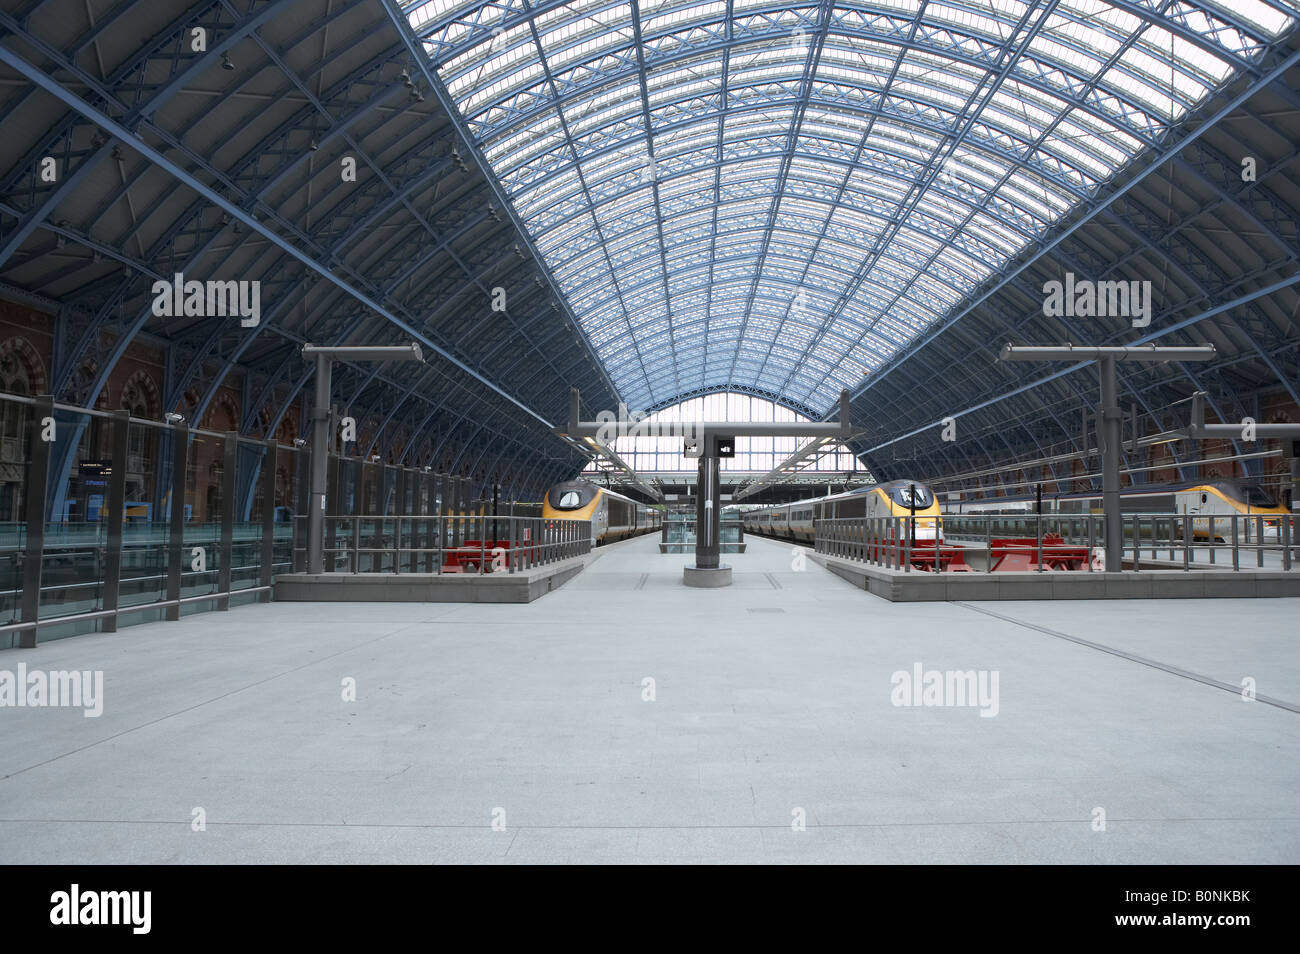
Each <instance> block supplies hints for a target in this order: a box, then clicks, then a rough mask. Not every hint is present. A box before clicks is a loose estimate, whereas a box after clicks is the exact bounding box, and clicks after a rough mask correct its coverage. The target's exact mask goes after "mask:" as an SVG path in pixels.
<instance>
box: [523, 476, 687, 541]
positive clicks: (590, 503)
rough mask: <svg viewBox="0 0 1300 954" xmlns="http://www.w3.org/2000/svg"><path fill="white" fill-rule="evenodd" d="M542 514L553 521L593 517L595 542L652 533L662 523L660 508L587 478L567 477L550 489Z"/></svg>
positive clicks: (592, 530)
mask: <svg viewBox="0 0 1300 954" xmlns="http://www.w3.org/2000/svg"><path fill="white" fill-rule="evenodd" d="M542 516H543V517H545V518H547V519H550V520H590V521H591V538H592V541H593V542H594V543H595V544H596V545H600V544H602V543H611V542H613V541H615V540H623V539H626V538H628V537H632V536H637V535H638V534H642V533H653V532H655V531H656V530H658V529H659V528H660V526H662V524H663V513H662V512H661V511H660V510H659V508H657V507H654V506H651V505H650V504H645V503H641V502H640V501H638V500H633V499H631V498H630V497H625V496H623V495H622V494H620V493H618V492H617V491H613V490H610V489H609V488H608V487H598V486H596V485H595V484H593V483H592V482H591V481H588V480H567V481H565V482H563V483H560V484H556V485H555V486H554V487H552V488H551V489H550V490H548V491H547V492H546V497H545V499H544V500H543V502H542Z"/></svg>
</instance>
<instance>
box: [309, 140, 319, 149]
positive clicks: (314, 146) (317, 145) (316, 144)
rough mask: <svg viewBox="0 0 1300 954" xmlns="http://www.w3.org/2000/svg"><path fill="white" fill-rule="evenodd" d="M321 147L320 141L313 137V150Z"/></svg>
mask: <svg viewBox="0 0 1300 954" xmlns="http://www.w3.org/2000/svg"><path fill="white" fill-rule="evenodd" d="M319 148H320V143H318V142H317V141H316V140H315V139H313V140H312V141H311V151H312V152H315V151H316V150H317V149H319Z"/></svg>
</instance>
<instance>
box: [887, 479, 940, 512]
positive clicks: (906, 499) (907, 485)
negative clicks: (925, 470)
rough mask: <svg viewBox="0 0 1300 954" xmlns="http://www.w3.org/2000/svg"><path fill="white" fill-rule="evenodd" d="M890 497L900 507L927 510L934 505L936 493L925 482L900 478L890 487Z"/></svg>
mask: <svg viewBox="0 0 1300 954" xmlns="http://www.w3.org/2000/svg"><path fill="white" fill-rule="evenodd" d="M889 497H890V499H891V500H893V501H894V503H895V504H896V505H898V506H899V507H906V508H907V509H909V510H925V509H927V508H929V507H932V506H934V494H932V493H930V488H929V487H926V486H925V485H924V484H915V483H912V482H911V481H904V480H900V481H897V482H895V483H894V484H893V485H891V486H890V488H889Z"/></svg>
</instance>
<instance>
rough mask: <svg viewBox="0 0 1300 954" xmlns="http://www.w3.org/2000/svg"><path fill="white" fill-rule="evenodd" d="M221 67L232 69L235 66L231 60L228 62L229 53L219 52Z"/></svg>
mask: <svg viewBox="0 0 1300 954" xmlns="http://www.w3.org/2000/svg"><path fill="white" fill-rule="evenodd" d="M221 68H222V69H223V70H233V69H234V68H235V64H234V63H232V62H230V54H229V53H222V54H221Z"/></svg>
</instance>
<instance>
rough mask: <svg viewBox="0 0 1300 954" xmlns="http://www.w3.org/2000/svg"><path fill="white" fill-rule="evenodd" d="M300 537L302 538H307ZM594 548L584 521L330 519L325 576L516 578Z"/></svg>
mask: <svg viewBox="0 0 1300 954" xmlns="http://www.w3.org/2000/svg"><path fill="white" fill-rule="evenodd" d="M296 519H297V520H298V521H299V522H301V521H303V520H305V518H303V517H299V518H296ZM298 539H299V540H303V539H305V533H299V534H298ZM592 542H593V541H592V538H591V521H589V520H553V519H548V518H543V517H518V516H495V517H494V516H491V515H490V514H462V515H450V516H410V517H370V516H328V517H326V518H325V571H326V572H327V573H432V574H439V575H441V574H444V573H477V574H483V573H495V572H504V573H516V572H522V571H526V570H530V569H532V568H534V567H539V566H545V565H547V564H550V563H557V562H559V561H561V560H567V559H570V558H571V557H577V556H584V555H586V554H588V553H590V552H591V549H592ZM295 562H297V561H295Z"/></svg>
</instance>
